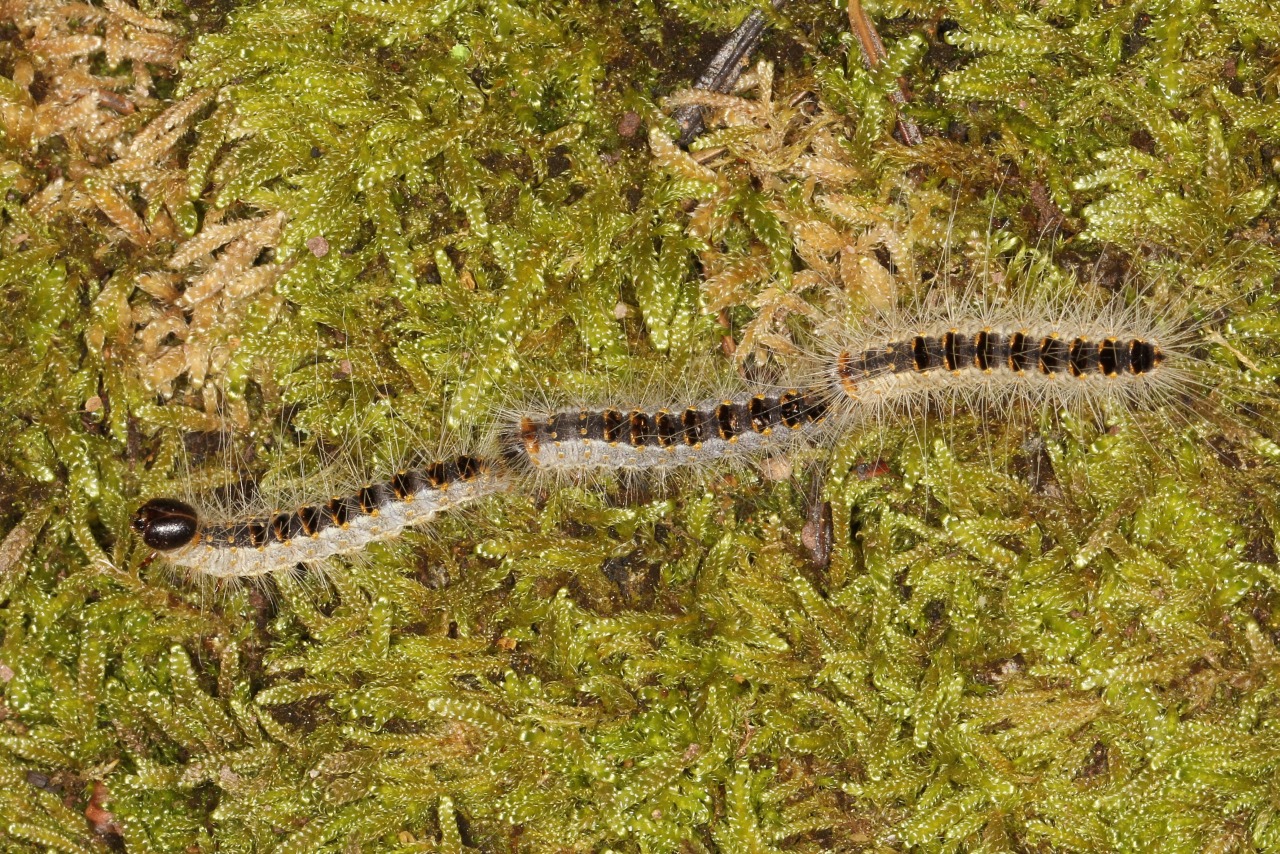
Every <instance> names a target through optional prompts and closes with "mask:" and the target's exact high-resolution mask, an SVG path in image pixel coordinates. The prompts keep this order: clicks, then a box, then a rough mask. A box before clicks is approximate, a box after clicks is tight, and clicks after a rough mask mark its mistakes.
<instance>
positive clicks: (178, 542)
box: [133, 498, 200, 552]
mask: <svg viewBox="0 0 1280 854" xmlns="http://www.w3.org/2000/svg"><path fill="white" fill-rule="evenodd" d="M133 530H135V531H137V532H138V533H139V534H140V535H141V536H142V541H143V542H144V543H146V544H147V545H148V546H150V547H151V548H153V549H156V550H158V551H162V552H168V551H173V550H174V549H177V548H182V547H183V546H185V545H186V544H187V543H189V542H191V541H192V540H194V539H195V537H196V533H197V532H198V531H199V530H200V522H199V519H198V517H197V516H196V511H195V508H194V507H192V506H191V505H190V504H184V503H183V502H181V501H177V500H175V499H173V498H153V499H151V500H150V501H148V502H147V503H146V504H143V505H142V506H141V507H139V508H138V512H137V513H135V514H133Z"/></svg>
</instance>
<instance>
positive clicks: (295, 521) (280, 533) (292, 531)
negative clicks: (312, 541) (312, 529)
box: [271, 513, 307, 543]
mask: <svg viewBox="0 0 1280 854" xmlns="http://www.w3.org/2000/svg"><path fill="white" fill-rule="evenodd" d="M271 527H272V528H273V529H274V530H275V534H276V539H277V540H279V541H280V542H282V543H287V542H290V541H292V540H295V539H297V538H298V537H302V536H305V535H306V533H307V530H306V527H305V526H304V525H303V524H302V518H301V516H300V515H299V514H298V513H279V514H277V515H276V517H275V518H274V519H272V520H271Z"/></svg>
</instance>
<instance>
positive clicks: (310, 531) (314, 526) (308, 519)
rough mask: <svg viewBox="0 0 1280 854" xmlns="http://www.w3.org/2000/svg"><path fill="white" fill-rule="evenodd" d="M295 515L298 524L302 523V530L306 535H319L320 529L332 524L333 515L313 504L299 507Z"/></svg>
mask: <svg viewBox="0 0 1280 854" xmlns="http://www.w3.org/2000/svg"><path fill="white" fill-rule="evenodd" d="M297 516H298V522H299V524H301V525H302V532H303V533H304V534H306V535H307V536H308V537H314V536H317V535H319V533H320V532H321V531H323V530H324V529H325V528H327V527H329V526H330V525H332V524H333V517H332V516H330V515H329V514H328V513H326V512H325V511H324V509H323V508H321V507H317V506H316V505H314V504H308V505H307V506H306V507H299V508H298V513H297Z"/></svg>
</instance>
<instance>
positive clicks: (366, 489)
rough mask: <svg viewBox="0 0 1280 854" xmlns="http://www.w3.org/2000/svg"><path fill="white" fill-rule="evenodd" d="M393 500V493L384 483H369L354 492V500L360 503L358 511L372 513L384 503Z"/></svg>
mask: <svg viewBox="0 0 1280 854" xmlns="http://www.w3.org/2000/svg"><path fill="white" fill-rule="evenodd" d="M394 500H395V493H394V492H393V491H392V490H391V487H390V486H389V485H387V484H385V483H370V484H366V485H365V486H363V487H361V489H360V491H359V492H357V493H356V501H357V502H358V503H359V504H360V512H361V513H364V514H366V515H373V514H375V513H377V512H378V511H379V510H381V509H382V506H383V505H384V504H390V503H391V502H392V501H394Z"/></svg>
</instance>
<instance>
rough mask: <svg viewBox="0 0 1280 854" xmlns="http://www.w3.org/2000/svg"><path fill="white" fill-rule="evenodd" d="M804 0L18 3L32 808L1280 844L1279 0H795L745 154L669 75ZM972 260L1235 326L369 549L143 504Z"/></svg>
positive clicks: (290, 831) (9, 695) (578, 837)
mask: <svg viewBox="0 0 1280 854" xmlns="http://www.w3.org/2000/svg"><path fill="white" fill-rule="evenodd" d="M763 5H766V6H767V4H763ZM752 7H753V4H751V3H737V2H717V0H678V2H674V0H673V2H665V3H663V2H644V0H640V1H639V2H620V3H610V2H597V3H592V2H568V0H565V1H564V2H552V0H519V2H517V0H437V2H430V1H429V0H391V2H383V0H352V1H351V2H334V0H261V2H254V0H245V2H240V3H230V4H221V5H215V4H206V3H204V2H193V3H191V4H189V5H186V4H183V3H182V2H180V0H160V2H148V0H140V2H138V4H137V5H136V6H132V5H128V4H127V3H126V2H123V1H122V0H104V3H103V5H101V6H89V5H78V4H64V3H62V2H61V0H4V2H3V3H0V129H2V130H3V135H2V136H0V184H3V186H2V187H0V190H2V191H3V199H2V200H0V205H2V210H3V220H2V226H3V227H2V229H0V287H2V288H3V298H4V299H3V301H4V305H5V306H6V307H7V312H6V317H5V322H4V323H3V325H2V326H0V336H2V338H3V346H4V353H5V357H4V370H3V371H2V372H0V400H2V401H3V402H2V404H0V419H3V434H4V435H5V437H6V438H7V441H6V442H5V443H4V448H3V450H2V451H0V523H2V524H3V529H4V530H5V531H7V532H8V536H7V537H6V538H5V539H4V541H3V544H2V545H0V693H2V696H3V702H2V704H0V816H3V824H0V838H3V840H4V845H3V848H4V850H5V851H36V850H57V851H77V852H78V851H96V850H128V851H131V852H132V851H138V852H144V851H155V852H181V851H190V852H198V851H215V850H216V851H228V852H230V851H243V852H248V851H267V850H272V851H294V852H309V851H322V850H323V851H329V850H333V851H375V850H377V851H382V850H387V851H405V852H407V851H435V850H440V851H458V850H465V849H475V850H484V851H516V850H522V851H553V850H590V851H596V850H599V851H604V850H613V851H715V850H719V851H726V852H739V851H770V850H777V851H817V850H923V851H932V850H971V851H982V850H985V851H1006V850H1036V851H1102V850H1135V851H1247V850H1264V851H1265V850H1271V851H1280V821H1277V817H1276V811H1277V809H1278V808H1280V783H1278V782H1277V781H1278V780H1280V697H1278V696H1277V689H1278V688H1280V649H1278V648H1277V643H1278V642H1280V600H1278V598H1277V590H1278V589H1280V572H1278V571H1277V566H1276V549H1275V538H1276V533H1277V530H1280V507H1278V505H1277V500H1278V493H1280V482H1278V481H1277V472H1278V471H1280V469H1278V468H1277V466H1280V446H1278V445H1276V444H1275V443H1274V440H1275V439H1276V438H1277V435H1278V433H1280V431H1278V430H1277V428H1276V427H1275V422H1274V420H1273V416H1274V414H1275V409H1274V407H1273V406H1271V402H1272V401H1273V400H1274V398H1275V392H1274V389H1275V386H1274V383H1275V380H1276V377H1277V376H1280V345H1278V344H1277V342H1276V339H1275V335H1276V333H1277V331H1278V330H1280V315H1278V314H1277V312H1276V309H1275V299H1276V297H1275V293H1274V290H1275V289H1274V279H1275V276H1276V273H1277V270H1280V251H1278V247H1277V241H1278V239H1280V238H1278V236H1277V230H1276V225H1275V218H1276V216H1277V215H1278V214H1280V208H1277V204H1276V199H1275V189H1276V185H1277V175H1276V172H1277V168H1280V160H1277V157H1278V156H1280V150H1278V149H1276V148H1274V147H1273V146H1277V145H1280V104H1278V103H1277V85H1278V83H1280V77H1277V73H1276V68H1277V67H1278V66H1277V59H1278V57H1277V51H1278V50H1280V11H1278V10H1276V9H1274V8H1273V7H1272V6H1270V5H1268V4H1266V3H1263V2H1256V0H1223V2H1218V3H1209V2H1162V0H1134V2H1116V3H1108V4H1106V5H1105V6H1094V5H1090V4H1087V3H1066V2H1055V0H1049V2H1041V3H1012V2H1007V3H990V4H987V5H979V4H968V3H960V4H954V5H934V4H931V3H928V2H914V0H913V2H902V3H895V2H888V3H872V4H869V5H868V7H867V8H868V11H869V13H870V14H871V16H872V18H873V20H875V21H876V22H877V25H878V26H879V27H880V30H881V34H882V36H883V37H884V40H885V42H886V45H887V47H888V49H889V54H890V58H889V61H888V63H886V65H884V66H882V67H881V68H879V69H877V70H876V71H875V72H874V73H868V72H866V71H865V70H863V67H862V64H861V61H860V59H859V55H858V52H857V49H856V45H855V44H854V43H853V42H852V41H851V39H850V36H849V25H848V18H847V16H846V10H845V9H844V8H843V6H842V5H832V4H831V3H829V2H808V1H807V0H796V2H793V3H791V4H789V5H788V6H787V8H786V9H785V10H784V13H783V14H782V15H781V16H773V24H774V26H773V29H772V30H771V33H770V35H769V36H768V37H767V38H766V40H765V43H764V45H763V47H762V50H761V52H760V55H761V56H763V57H766V58H768V59H770V60H771V61H772V63H773V65H772V67H771V68H767V67H766V68H761V69H760V73H759V74H758V75H757V79H756V81H755V85H754V87H749V88H748V89H747V91H745V93H744V94H743V97H742V99H741V100H730V99H725V100H723V101H722V102H721V103H719V106H721V107H724V108H726V110H727V111H726V112H724V113H723V114H722V115H721V116H720V118H719V120H718V122H717V121H713V125H717V126H718V127H719V128H720V129H716V130H713V132H712V133H711V135H710V136H708V137H707V138H706V139H705V140H704V141H703V143H702V144H701V148H702V153H701V154H700V155H699V156H700V158H701V160H702V161H703V162H698V161H695V160H694V159H692V158H690V157H689V156H688V155H685V154H683V153H681V152H679V151H677V150H675V149H674V148H673V147H672V146H671V145H670V144H669V140H670V139H671V138H672V137H673V136H674V126H673V125H672V123H671V122H670V120H669V119H668V118H666V114H665V113H664V111H663V109H662V107H661V103H660V102H661V98H663V97H664V96H666V95H669V94H671V93H673V92H676V91H677V90H679V89H680V88H682V87H683V86H685V85H687V82H688V81H689V80H690V79H692V78H693V77H694V76H695V74H696V70H697V67H698V65H699V63H700V62H701V61H702V60H703V59H704V58H705V57H706V56H708V55H709V53H710V51H711V50H712V49H713V48H714V45H715V44H716V42H717V40H718V39H719V38H721V37H722V36H723V35H724V34H725V33H727V31H728V30H729V29H730V28H731V27H732V26H733V25H734V24H736V23H737V22H738V21H739V20H740V19H741V18H742V16H744V15H745V14H746V13H747V12H748V11H749V10H750V9H751V8H752ZM899 77H901V79H902V80H903V81H905V84H906V86H907V87H908V88H909V90H910V93H911V100H910V102H909V104H908V106H907V107H906V112H907V114H909V115H910V116H911V117H912V118H913V119H914V120H915V121H916V122H917V123H918V124H919V125H920V127H921V128H922V129H923V130H924V132H925V137H926V139H925V142H924V144H923V145H921V146H919V147H916V148H907V147H904V146H903V145H901V144H900V143H898V142H896V141H895V140H894V137H893V135H892V131H893V126H894V114H893V111H892V109H891V105H890V101H889V99H888V93H889V92H890V91H891V90H893V89H894V88H896V87H897V86H898V85H899V84H898V78H899ZM717 149H722V150H721V151H719V152H718V153H717V152H716V150H717ZM975 279H976V280H977V281H978V282H979V283H980V284H981V287H982V288H984V289H986V290H988V291H990V292H993V293H995V292H1001V293H1005V292H1008V293H1020V292H1024V290H1026V289H1031V290H1036V289H1048V290H1053V291H1055V292H1057V293H1059V294H1062V293H1065V294H1067V295H1068V296H1070V295H1071V294H1072V293H1074V292H1077V291H1078V292H1079V294H1081V297H1082V298H1088V299H1096V298H1097V296H1098V294H1100V293H1101V294H1105V293H1106V292H1119V293H1122V294H1124V295H1125V297H1126V298H1127V299H1129V300H1130V301H1140V302H1144V303H1146V304H1152V305H1161V304H1163V305H1172V306H1173V308H1174V309H1175V310H1177V311H1179V312H1182V313H1185V314H1187V315H1189V316H1192V317H1196V318H1199V319H1202V320H1205V321H1206V322H1207V323H1208V326H1209V327H1210V328H1212V329H1214V330H1216V334H1215V336H1214V337H1213V340H1212V343H1213V346H1212V347H1210V348H1209V349H1208V351H1207V358H1209V359H1210V360H1211V361H1212V362H1213V364H1214V365H1215V366H1216V368H1217V369H1218V370H1220V371H1221V372H1222V374H1223V375H1224V376H1229V377H1230V378H1231V381H1230V382H1229V383H1227V384H1226V386H1225V389H1226V390H1225V391H1223V390H1222V389H1217V390H1213V391H1212V393H1209V392H1206V393H1205V395H1204V398H1205V399H1204V400H1199V401H1183V402H1184V403H1188V404H1190V405H1194V406H1195V407H1196V408H1197V413H1196V415H1195V416H1194V417H1186V416H1185V414H1183V415H1178V416H1177V417H1172V418H1170V417H1160V414H1159V413H1157V414H1156V416H1155V417H1145V416H1140V415H1139V416H1128V415H1125V414H1124V413H1105V414H1103V416H1102V417H1099V418H1098V419H1079V418H1070V417H1068V418H1058V417H1054V416H1053V415H1052V414H1048V415H1046V416H1045V417H1042V418H1039V419H1037V418H1034V417H1033V418H1031V419H1030V420H1029V421H1028V423H1022V424H1012V425H1009V424H1003V423H994V422H992V421H990V420H976V419H973V418H967V417H966V416H963V415H954V416H953V417H949V418H948V419H947V421H946V423H945V424H939V423H938V422H936V421H934V422H932V424H933V426H932V427H929V428H928V429H927V430H926V428H925V427H922V425H920V424H914V425H911V424H903V425H885V426H882V427H879V428H876V429H873V430H868V431H864V432H860V433H858V434H856V435H851V436H848V437H846V438H845V439H843V440H842V441H841V442H840V443H839V444H838V445H837V446H836V447H835V448H834V449H833V450H831V449H829V450H827V451H822V452H814V453H811V454H807V455H805V454H800V455H797V457H796V458H795V459H794V460H790V461H787V462H786V463H777V462H775V463H773V464H771V465H769V466H768V467H767V470H768V472H769V474H770V479H768V480H766V479H764V478H762V477H761V475H760V473H758V472H757V471H755V470H746V471H726V472H715V471H713V472H710V473H708V474H706V475H705V476H700V477H698V478H694V479H686V480H681V481H680V482H677V483H675V484H669V485H668V486H667V487H666V488H665V489H656V488H654V489H650V488H649V486H650V485H647V484H643V483H641V484H634V483H630V484H612V485H610V484H605V485H603V486H602V487H601V488H598V489H582V488H574V487H569V486H560V487H555V486H547V485H543V486H542V487H540V488H537V489H530V490H524V491H522V493H521V494H519V495H510V496H505V497H502V498H500V499H494V500H492V501H489V502H487V503H485V504H483V505H481V506H479V507H477V508H475V509H474V510H472V511H470V512H467V513H462V514H458V515H455V516H450V517H448V518H444V519H441V520H440V522H439V523H438V524H437V525H435V526H433V528H432V529H431V530H430V531H429V532H426V533H423V534H415V535H413V536H410V537H406V538H405V539H404V540H403V541H400V542H397V543H395V544H393V545H389V546H384V547H379V548H375V549H372V550H371V552H370V554H369V555H368V557H367V559H362V560H358V561H354V562H351V563H350V564H346V563H344V564H342V565H340V566H335V567H332V568H330V570H329V572H328V573H327V574H326V575H325V577H324V579H323V580H322V581H321V580H316V579H314V578H312V579H308V578H280V579H277V580H275V581H274V582H272V583H270V584H267V585H265V586H252V585H247V586H243V587H240V588H235V589H229V590H220V591H210V590H208V589H202V588H201V587H199V586H198V585H193V584H189V583H186V582H185V581H184V580H182V579H175V578H174V577H172V575H171V574H170V573H169V572H168V571H167V570H165V569H164V568H163V567H161V566H159V565H158V564H157V563H154V562H150V563H149V562H148V561H147V560H146V558H147V554H146V552H145V550H144V549H143V548H142V547H141V545H140V543H138V542H137V541H136V539H135V538H134V537H133V536H132V535H131V533H130V532H129V530H128V521H129V516H130V514H131V512H132V511H133V509H134V508H135V507H136V506H137V505H138V503H139V502H140V501H141V500H143V499H145V498H146V497H150V496H152V495H157V494H165V493H168V492H171V491H173V489H174V488H175V484H177V483H179V482H180V481H185V480H190V481H191V482H192V484H193V486H194V488H197V489H200V488H211V487H213V486H216V485H219V484H222V483H226V482H227V481H228V480H229V479H231V478H233V477H236V476H238V475H239V474H241V473H244V472H249V473H251V474H253V475H254V476H256V477H259V478H261V479H262V480H264V481H266V482H268V483H270V482H272V481H280V480H281V479H287V478H289V477H292V476H294V475H295V474H296V472H297V471H298V470H299V467H303V468H305V467H307V466H310V465H312V463H311V462H309V461H313V460H316V459H323V458H325V456H326V454H331V453H332V452H333V450H334V448H336V447H347V448H351V447H360V448H364V449H374V448H379V447H393V446H394V447H403V446H405V445H406V444H407V443H411V442H417V443H420V444H421V445H423V446H428V447H430V446H432V445H433V444H435V443H438V442H440V441H443V440H442V438H441V437H443V436H445V435H446V434H449V435H450V436H452V437H453V441H457V437H458V436H459V435H460V434H464V433H465V432H466V431H467V430H468V429H469V428H473V427H475V426H477V424H478V423H479V422H482V421H483V420H484V419H485V418H486V417H487V415H486V413H488V412H489V411H491V409H492V407H494V406H495V405H498V404H501V403H502V402H504V401H510V400H512V399H515V398H518V397H519V395H521V394H525V393H529V391H530V390H531V389H543V390H550V393H551V394H553V395H554V394H555V393H556V392H557V391H559V390H564V391H581V390H582V389H587V390H588V391H590V390H600V389H607V388H616V387H619V386H620V385H625V384H627V383H628V382H631V381H632V378H634V377H636V376H657V377H660V378H662V379H663V380H665V381H666V382H667V383H669V384H671V385H673V386H674V385H675V384H676V383H678V380H679V377H681V376H685V375H687V374H688V373H689V372H690V371H702V372H706V371H708V370H710V371H712V372H716V373H721V374H725V373H732V372H733V370H735V369H736V368H741V369H743V370H754V371H761V372H763V373H764V374H765V375H768V372H769V370H770V369H771V365H772V364H773V361H774V360H775V359H779V358H782V359H785V358H786V357H787V355H788V352H789V350H790V348H791V347H793V346H794V345H795V344H796V342H797V341H801V342H802V341H803V340H804V339H803V330H804V328H805V327H806V326H809V325H811V320H812V318H813V317H815V316H819V315H821V314H824V313H830V312H833V311H838V310H844V309H843V306H844V304H845V302H847V303H848V304H849V305H850V306H851V307H850V308H849V309H848V310H850V311H853V312H858V311H861V310H865V308H866V306H867V305H868V304H872V305H874V304H877V301H878V300H883V298H884V295H885V293H886V292H887V290H894V291H896V292H897V293H898V294H899V295H903V296H905V297H910V296H912V295H919V294H921V293H924V292H925V291H927V290H929V289H930V288H963V287H967V286H969V284H970V283H971V282H973V281H975ZM836 292H841V293H843V295H844V301H840V300H835V299H834V298H833V296H832V295H833V294H834V293H836ZM726 339H727V340H726ZM708 365H710V366H712V367H710V368H708V367H707V366H708ZM1205 410H1208V412H1207V413H1206V411H1205ZM1095 421H1096V423H1095ZM922 436H924V438H923V440H922V438H921V437H922ZM370 452H372V450H370ZM228 471H230V472H232V473H231V474H230V475H229V474H228ZM815 471H816V472H818V473H820V474H821V475H822V476H823V477H822V480H821V482H822V483H823V484H824V486H823V487H822V488H823V490H824V492H823V497H825V498H826V499H829V500H830V502H831V504H832V517H833V525H832V531H833V534H834V542H833V547H832V556H831V559H830V562H829V564H824V562H822V561H820V560H819V561H815V560H814V559H813V557H812V554H811V550H810V549H809V548H806V546H805V542H806V541H808V542H809V543H810V544H812V531H813V528H812V525H811V526H810V528H809V529H808V533H809V536H807V537H806V522H807V521H809V520H810V518H811V517H812V515H813V514H812V509H813V500H812V496H810V495H808V493H809V491H810V483H811V480H810V477H811V473H812V472H815Z"/></svg>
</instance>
